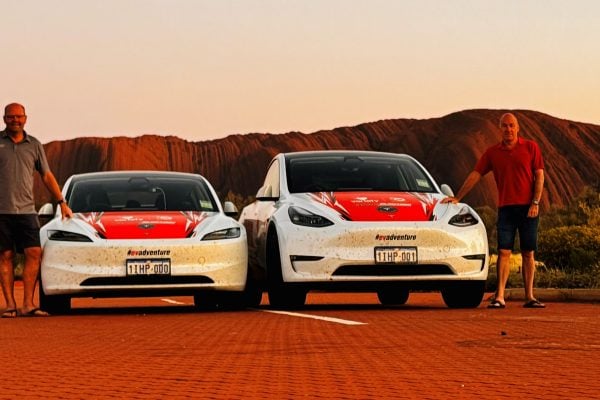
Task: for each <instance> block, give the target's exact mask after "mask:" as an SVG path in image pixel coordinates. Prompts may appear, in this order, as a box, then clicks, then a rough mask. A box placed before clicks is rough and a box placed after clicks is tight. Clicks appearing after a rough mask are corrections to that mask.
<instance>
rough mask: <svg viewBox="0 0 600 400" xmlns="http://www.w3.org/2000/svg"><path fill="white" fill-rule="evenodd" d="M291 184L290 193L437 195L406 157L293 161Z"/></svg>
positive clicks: (289, 171) (289, 165) (289, 175)
mask: <svg viewBox="0 0 600 400" xmlns="http://www.w3.org/2000/svg"><path fill="white" fill-rule="evenodd" d="M287 180H288V188H289V191H290V193H305V192H329V191H333V192H348V191H380V192H383V191H384V192H429V193H432V192H435V191H436V190H435V188H434V185H433V183H432V182H431V180H430V179H429V177H428V176H427V174H426V173H425V171H423V169H422V168H421V167H420V166H419V165H418V164H417V163H415V162H414V161H413V160H412V159H410V158H403V157H380V156H349V155H331V156H326V157H324V156H314V157H310V156H302V157H292V158H290V159H288V162H287Z"/></svg>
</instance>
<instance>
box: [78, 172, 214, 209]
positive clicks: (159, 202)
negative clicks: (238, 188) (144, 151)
mask: <svg viewBox="0 0 600 400" xmlns="http://www.w3.org/2000/svg"><path fill="white" fill-rule="evenodd" d="M68 204H69V207H71V209H72V210H73V212H92V211H96V212H99V211H161V210H167V211H217V210H218V208H217V206H216V204H215V200H214V199H213V197H212V196H211V194H210V191H209V189H208V187H207V186H206V184H205V183H204V182H203V181H202V180H200V179H190V178H173V177H169V178H165V177H102V178H93V179H81V180H79V181H76V182H74V184H73V186H72V189H71V191H70V194H69V197H68Z"/></svg>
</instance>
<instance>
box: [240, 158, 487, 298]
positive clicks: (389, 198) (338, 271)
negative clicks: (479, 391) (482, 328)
mask: <svg viewBox="0 0 600 400" xmlns="http://www.w3.org/2000/svg"><path fill="white" fill-rule="evenodd" d="M446 195H451V190H450V188H449V187H447V186H446V185H442V187H441V188H440V187H439V186H438V185H437V183H436V182H435V181H434V179H433V178H432V177H431V175H430V174H429V173H428V172H427V171H426V170H425V168H424V167H423V166H422V165H421V164H420V163H419V162H417V161H416V160H415V159H413V158H412V157H410V156H407V155H399V154H392V153H379V152H362V151H313V152H298V153H286V154H279V155H277V156H276V157H275V158H274V159H273V160H272V162H271V164H270V166H269V168H268V171H267V173H266V177H265V180H264V184H263V186H262V187H261V188H260V189H259V190H258V193H257V196H256V201H255V202H254V203H252V204H250V205H248V206H246V207H245V208H244V209H243V211H242V213H241V216H240V222H241V223H243V224H244V226H245V227H246V231H247V235H248V251H249V263H250V272H249V273H250V274H251V279H250V282H251V284H252V286H253V287H254V288H255V289H256V290H259V291H260V290H261V289H266V290H267V291H268V294H269V302H270V304H271V305H273V306H276V307H297V306H301V305H303V304H304V302H305V299H306V294H307V292H308V291H309V290H313V289H319V290H333V291H338V290H340V291H342V290H343V291H346V290H360V291H374V292H377V294H378V297H379V300H380V301H381V303H383V304H403V303H405V302H406V301H407V300H408V297H409V292H410V290H415V289H419V290H440V291H441V293H442V296H443V299H444V301H445V302H446V304H447V305H448V306H449V307H476V306H477V305H479V304H480V302H481V300H482V298H483V294H484V287H485V281H486V278H487V275H488V262H489V255H488V242H487V235H486V230H485V227H484V224H483V222H482V220H481V219H480V217H479V216H478V215H477V214H476V213H475V211H474V210H473V209H472V208H471V207H469V206H468V205H466V204H451V203H450V204H446V203H441V200H442V199H443V198H444V197H446Z"/></svg>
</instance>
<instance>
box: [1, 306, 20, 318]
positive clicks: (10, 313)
mask: <svg viewBox="0 0 600 400" xmlns="http://www.w3.org/2000/svg"><path fill="white" fill-rule="evenodd" d="M16 316H17V310H15V309H14V308H11V309H7V310H4V312H3V313H2V318H15V317H16Z"/></svg>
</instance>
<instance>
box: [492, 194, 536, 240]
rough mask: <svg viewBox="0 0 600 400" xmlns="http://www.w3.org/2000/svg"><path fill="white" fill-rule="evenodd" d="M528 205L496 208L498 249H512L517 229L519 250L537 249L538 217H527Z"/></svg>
mask: <svg viewBox="0 0 600 400" xmlns="http://www.w3.org/2000/svg"><path fill="white" fill-rule="evenodd" d="M528 212H529V205H523V206H504V207H500V208H499V209H498V225H497V228H498V249H502V250H512V249H513V247H514V245H515V236H516V234H517V231H519V242H520V244H521V251H536V250H537V228H538V223H539V220H540V219H539V217H535V218H529V217H528V216H527V213H528Z"/></svg>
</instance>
